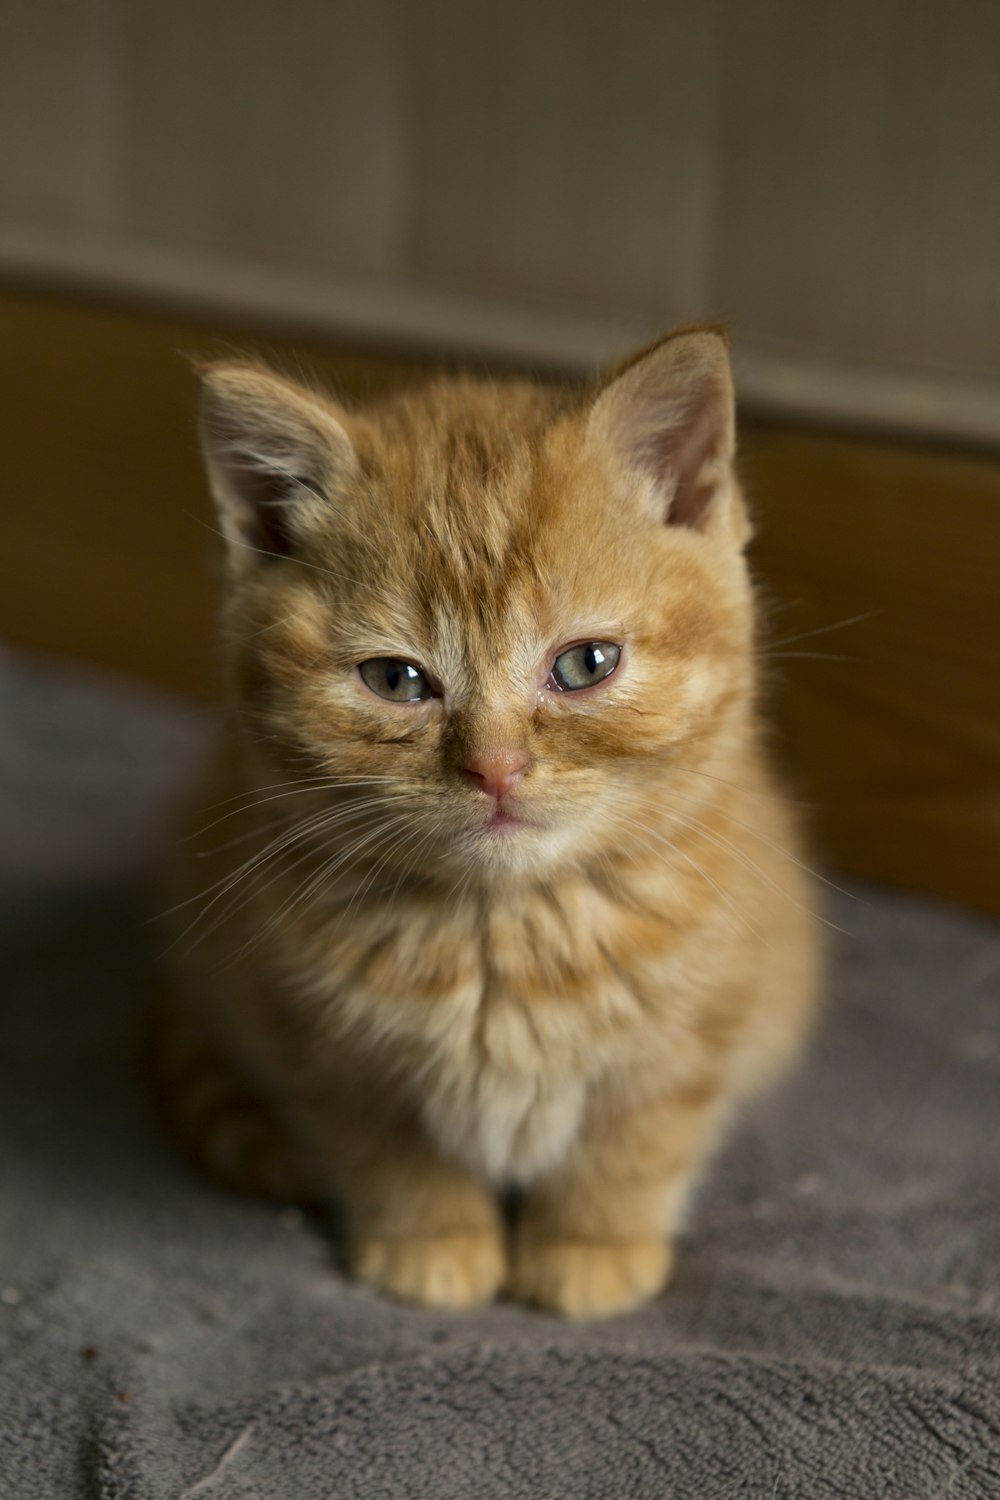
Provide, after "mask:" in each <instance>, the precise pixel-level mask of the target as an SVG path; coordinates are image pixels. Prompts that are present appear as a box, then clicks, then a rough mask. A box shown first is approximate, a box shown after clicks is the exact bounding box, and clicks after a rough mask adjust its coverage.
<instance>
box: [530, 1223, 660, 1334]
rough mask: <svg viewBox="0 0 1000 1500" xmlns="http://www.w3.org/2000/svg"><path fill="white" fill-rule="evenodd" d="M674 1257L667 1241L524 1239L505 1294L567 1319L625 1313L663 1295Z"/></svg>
mask: <svg viewBox="0 0 1000 1500" xmlns="http://www.w3.org/2000/svg"><path fill="white" fill-rule="evenodd" d="M672 1259H673V1256H672V1251H671V1247H670V1245H669V1244H668V1243H667V1241H666V1240H629V1241H626V1242H624V1243H621V1244H608V1243H599V1242H589V1241H585V1240H534V1239H522V1240H521V1241H520V1242H519V1243H518V1244H517V1246H516V1248H515V1252H514V1261H513V1265H512V1267H511V1272H510V1276H509V1278H508V1281H507V1291H508V1292H509V1293H510V1295H511V1296H512V1297H516V1298H517V1299H518V1300H519V1301H521V1302H531V1303H534V1304H535V1305H536V1306H537V1307H545V1308H548V1309H549V1310H550V1311H552V1312H557V1313H562V1314H563V1315H564V1316H565V1317H568V1318H602V1317H607V1316H609V1315H610V1314H611V1313H618V1312H627V1311H628V1309H629V1308H632V1307H637V1306H638V1305H639V1304H640V1303H641V1302H645V1301H646V1300H647V1299H648V1298H649V1297H652V1296H654V1295H655V1294H656V1293H657V1292H658V1291H660V1289H661V1288H662V1287H663V1286H664V1285H665V1284H666V1281H667V1278H668V1276H669V1275H670V1270H671V1263H672Z"/></svg>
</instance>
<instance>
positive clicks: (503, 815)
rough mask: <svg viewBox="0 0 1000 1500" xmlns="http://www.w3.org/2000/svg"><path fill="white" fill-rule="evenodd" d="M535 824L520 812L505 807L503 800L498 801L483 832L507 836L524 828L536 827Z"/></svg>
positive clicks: (485, 823)
mask: <svg viewBox="0 0 1000 1500" xmlns="http://www.w3.org/2000/svg"><path fill="white" fill-rule="evenodd" d="M534 826H535V825H534V823H531V822H529V820H528V819H527V818H522V817H520V816H519V814H518V813H516V812H513V811H511V809H510V808H508V807H504V805H503V803H502V802H498V803H497V805H496V806H495V807H494V809H493V811H492V813H490V815H489V816H488V817H487V819H486V821H485V822H484V824H483V832H484V833H490V834H493V835H495V836H497V837H500V838H507V837H509V836H510V835H511V834H514V833H517V832H518V831H519V830H520V829H522V828H534Z"/></svg>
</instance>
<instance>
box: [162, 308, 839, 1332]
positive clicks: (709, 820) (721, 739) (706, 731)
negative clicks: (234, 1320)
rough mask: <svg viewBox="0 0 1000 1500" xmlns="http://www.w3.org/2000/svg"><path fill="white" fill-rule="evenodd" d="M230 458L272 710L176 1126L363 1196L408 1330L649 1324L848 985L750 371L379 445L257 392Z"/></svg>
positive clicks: (226, 432)
mask: <svg viewBox="0 0 1000 1500" xmlns="http://www.w3.org/2000/svg"><path fill="white" fill-rule="evenodd" d="M202 435H203V444H204V452H205V458H206V463H207V467H208V473H209V478H210V481H211V487H212V492H213V494H214V497H215V501H216V504H217V506H218V511H219V516H220V519H221V526H222V530H223V533H224V535H225V537H226V540H227V542H228V557H229V575H228V583H227V586H226V597H225V645H226V659H227V662H228V667H229V673H230V682H231V704H230V709H231V712H230V715H229V728H228V733H227V738H226V743H225V746H224V749H223V751H222V754H221V756H220V759H219V764H218V767H217V771H216V775H215V779H214V782H213V787H212V789H211V790H208V791H206V794H205V796H204V798H203V803H202V806H203V808H204V807H207V808H208V809H209V810H208V811H207V812H205V811H203V812H202V814H201V817H200V819H199V822H200V824H202V825H207V827H205V828H204V829H203V830H202V832H201V833H200V834H199V835H198V836H197V837H196V838H195V840H194V841H193V843H190V842H189V843H188V844H187V845H186V846H185V847H186V850H187V854H186V856H185V858H184V860H183V861H182V868H181V870H180V877H179V885H180V894H181V896H182V898H183V899H184V900H185V901H186V902H188V903H190V905H189V911H190V912H191V913H195V914H196V915H195V916H194V920H193V922H192V925H191V929H190V931H189V932H188V933H187V935H186V938H185V941H184V942H183V943H181V944H180V945H179V950H180V955H181V956H180V959H179V975H178V983H177V985H176V988H175V991H174V994H173V996H172V998H171V1000H170V1001H169V1003H168V1005H167V1006H166V1008H165V1011H164V1018H163V1019H164V1026H163V1031H162V1044H161V1049H160V1052H161V1060H162V1071H163V1075H164V1079H165V1082H166V1087H167V1092H168V1095H169V1097H170V1100H171V1103H172V1106H173V1110H174V1113H175V1114H176V1116H177V1118H178V1119H179V1121H180V1123H181V1125H182V1126H183V1127H184V1129H185V1130H186V1132H187V1134H188V1136H189V1138H190V1139H191V1140H192V1141H193V1142H194V1143H195V1144H196V1145H197V1146H198V1147H199V1149H200V1151H201V1154H202V1156H203V1158H204V1159H206V1160H207V1161H208V1162H209V1163H210V1164H212V1165H214V1166H215V1168H216V1169H217V1170H219V1171H222V1172H223V1173H225V1174H227V1175H228V1176H229V1177H230V1178H232V1179H236V1180H241V1181H246V1180H253V1181H255V1182H256V1183H257V1184H258V1185H261V1184H264V1185H267V1186H269V1187H270V1189H271V1190H272V1191H273V1192H275V1193H276V1194H278V1195H280V1196H283V1197H285V1198H289V1197H295V1196H302V1197H308V1198H310V1199H317V1198H319V1199H322V1198H324V1197H329V1198H333V1197H336V1198H337V1199H338V1200H339V1201H340V1202H341V1203H342V1204H343V1206H344V1209H345V1215H346V1230H347V1254H348V1259H349V1265H350V1268H351V1270H352V1271H353V1273H354V1274H355V1275H357V1276H359V1277H362V1278H363V1279H365V1280H366V1281H369V1282H371V1283H373V1284H374V1285H375V1286H378V1287H381V1288H384V1289H385V1290H386V1291H388V1292H391V1293H394V1294H396V1295H398V1296H401V1297H408V1298H413V1299H416V1300H417V1301H420V1302H427V1303H437V1304H442V1305H448V1306H454V1307H462V1306H468V1305H471V1304H474V1303H478V1302H482V1301H484V1300H486V1299H489V1298H491V1297H493V1296H494V1295H496V1293H497V1292H499V1291H500V1290H501V1289H504V1290H506V1291H507V1292H508V1293H509V1294H510V1295H512V1296H514V1297H518V1298H522V1299H524V1300H526V1301H529V1302H533V1303H537V1304H540V1305H542V1306H543V1307H548V1308H553V1309H556V1310H558V1311H560V1312H563V1313H567V1314H570V1315H572V1316H577V1317H588V1316H592V1315H596V1314H604V1313H612V1312H615V1311H617V1310H619V1309H622V1308H627V1307H631V1306H633V1305H634V1304H636V1303H638V1302H640V1301H641V1300H642V1299H644V1298H647V1297H649V1296H651V1295H652V1294H653V1293H655V1292H657V1291H658V1290H659V1289H660V1287H662V1286H663V1284H664V1283H665V1281H666V1279H667V1277H668V1275H669V1272H670V1265H671V1236H672V1235H673V1233H674V1231H675V1230H676V1228H677V1225H678V1222H679V1219H680V1215H681V1213H682V1210H683V1206H684V1203H685V1200H686V1199H687V1197H688V1195H689V1193H690V1191H691V1187H692V1184H693V1183H694V1181H695V1180H696V1178H697V1175H698V1173H699V1172H700V1171H701V1170H702V1169H703V1168H704V1166H705V1163H706V1159H707V1157H708V1155H709V1153H710V1152H711V1150H712V1148H713V1146H714V1145H715V1143H716V1141H717V1139H718V1137H719V1132H720V1128H721V1127H722V1126H723V1125H724V1124H725V1123H726V1121H727V1119H728V1118H729V1116H730V1114H731V1112H732V1110H733V1108H734V1106H735V1105H736V1104H737V1103H738V1102H739V1101H740V1100H741V1099H742V1098H743V1097H744V1096H745V1095H746V1094H747V1093H748V1092H749V1091H751V1090H752V1089H755V1088H756V1087H757V1086H758V1085H760V1084H761V1083H762V1082H763V1081H764V1080H765V1079H767V1078H768V1077H769V1076H770V1075H771V1074H772V1073H773V1072H774V1070H775V1069H776V1068H777V1067H778V1066H780V1065H781V1064H782V1063H784V1062H785V1061H786V1059H788V1058H789V1057H790V1056H791V1055H792V1054H793V1053H794V1051H795V1049H796V1047H797V1045H798V1043H799V1040H800V1038H801V1036H802V1033H803V1030H804V1028H805V1025H806V1022H807V1018H808V1014H809V1010H810V1004H811V996H812V992H813V987H814V968H815V949H816V941H815V928H814V921H813V918H812V916H811V914H810V906H811V896H810V891H809V889H808V886H807V885H806V884H805V882H804V878H803V875H802V873H801V867H800V865H799V863H798V861H797V859H796V858H795V856H794V853H793V851H794V849H795V837H794V833H793V830H792V828H791V826H790V817H789V813H788V810H787V808H786V806H785V804H784V802H783V801H782V799H781V796H780V794H779V793H777V792H776V791H775V788H774V785H773V783H772V781H771V779H770V776H769V774H768V772H767V769H766V767H765V764H764V760H763V757H762V754H761V750H760V744H759V734H758V727H757V723H756V720H755V714H754V657H753V599H752V594H751V588H750V584H749V581H748V576H747V569H746V565H745V561H744V556H743V549H744V546H745V544H746V542H747V539H748V537H749V534H750V528H749V525H748V521H747V516H746V512H745V509H744V505H743V501H742V499H741V496H740V493H739V489H738V487H737V484H736V480H735V478H734V475H733V468H732V458H733V400H732V387H731V381H730V374H729V364H728V358H727V354H726V348H725V344H724V341H723V339H722V338H721V337H719V336H718V335H717V334H715V333H713V332H689V333H681V334H678V335H675V336H673V337H671V338H668V339H666V340H664V341H663V342H662V343H660V344H658V345H656V346H655V347H654V348H652V349H651V350H649V351H647V352H644V353H643V354H641V355H639V356H638V357H637V358H636V359H634V360H633V361H632V362H631V363H630V364H629V365H627V366H626V367H624V369H622V370H620V371H619V372H617V373H616V374H615V375H614V376H613V377H612V378H611V379H610V380H609V381H608V382H607V383H606V384H605V385H604V386H603V387H602V388H601V389H600V390H598V391H597V392H591V393H589V395H586V396H585V395H582V394H580V393H578V392H572V393H568V392H565V391H564V392H555V391H552V390H550V389H545V388H541V387H536V386H534V385H531V384H528V383H523V384H513V383H512V384H504V385H495V384H490V383H479V382H476V381H473V380H469V379H453V380H441V381H439V382H437V383H434V384H431V385H429V386H428V387H427V388H426V389H424V390H423V391H420V392H417V393H415V394H407V395H404V396H400V397H398V398H396V399H394V400H390V401H387V402H385V403H384V404H381V405H377V406H372V407H371V408H370V409H367V410H365V411H362V412H353V411H347V410H345V409H343V408H342V407H340V406H338V405H337V404H336V403H335V402H333V401H331V400H329V399H327V398H325V397H323V396H321V395H318V394H316V393H315V392H312V391H307V390H304V389H301V388H300V387H298V386H295V385H292V384H290V383H288V382H286V381H285V380H282V379H279V378H277V377H276V376H275V375H273V374H270V373H268V372H266V371H264V370H262V369H258V368H255V367H252V366H248V365H222V366H218V367H213V368H210V369H209V370H208V371H207V373H206V374H205V376H204V380H203V391H202ZM234 793H235V794H236V795H235V797H234V795H233V794H234ZM220 799H222V800H221V801H220ZM196 939H197V941H195V940H196ZM510 1187H516V1188H517V1189H518V1190H519V1192H518V1204H517V1210H516V1219H515V1222H514V1225H513V1228H512V1229H508V1227H507V1225H506V1223H505V1218H504V1214H503V1212H502V1209H501V1205H500V1199H501V1197H502V1196H503V1195H504V1193H505V1191H506V1190H507V1189H508V1188H510Z"/></svg>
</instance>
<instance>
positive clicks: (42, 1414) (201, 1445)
mask: <svg viewBox="0 0 1000 1500" xmlns="http://www.w3.org/2000/svg"><path fill="white" fill-rule="evenodd" d="M208 728H209V726H208V725H207V724H206V723H205V722H203V719H202V718H201V717H199V716H198V715H196V714H194V713H193V712H192V711H191V710H188V709H185V708H183V707H181V706H180V705H177V704H171V703H168V702H165V701H163V700H158V699H155V698H151V697H144V696H141V695H139V694H138V693H137V692H135V691H134V690H133V691H126V690H125V689H124V688H122V687H121V686H120V685H117V684H110V683H106V682H101V681H98V680H93V679H89V678H86V677H84V676H82V675H80V674H75V673H70V672H67V671H62V670H58V669H55V668H51V667H45V666H44V665H40V664H38V663H34V662H31V663H29V662H26V661H25V660H24V659H19V658H15V657H13V656H7V657H0V895H2V908H0V964H2V968H0V982H2V1009H0V1017H2V1045H0V1128H2V1136H0V1149H2V1160H0V1495H2V1496H3V1497H4V1500H7V1497H12V1500H50V1497H51V1500H76V1497H81V1500H82V1497H85V1496H86V1497H100V1500H126V1497H127V1500H182V1497H193V1496H204V1497H206V1500H251V1497H253V1500H257V1497H267V1500H285V1497H287V1500H334V1497H337V1500H340V1497H348V1500H350V1497H381V1496H385V1497H396V1496H413V1497H420V1500H423V1497H433V1500H449V1497H453V1496H454V1497H465V1496H470V1497H473V1496H474V1497H483V1500H494V1497H496V1500H500V1497H521V1496H524V1497H543V1500H562V1497H566V1500H581V1497H590V1496H594V1497H618V1496H621V1497H625V1500H627V1497H661V1496H664V1497H667V1496H669V1497H672V1500H686V1497H692V1500H693V1497H697V1500H729V1497H733V1500H744V1497H757V1496H760V1497H762V1500H783V1497H810V1500H823V1497H827V1496H830V1497H832V1496H838V1497H855V1496H856V1497H859V1500H861V1497H863V1500H872V1497H882V1496H886V1497H899V1500H923V1497H926V1500H931V1497H938V1496H947V1497H949V1500H965V1497H971V1496H976V1497H979V1496H984V1497H985V1496H991V1497H995V1496H1000V1003H998V988H1000V984H998V981H1000V928H998V927H997V925H996V924H994V923H991V922H988V921H986V920H984V919H982V918H979V917H976V916H974V915H971V914H968V913H963V912H960V911H955V910H949V909H947V908H944V907H937V906H933V905H931V904H929V903H925V902H921V901H918V900H914V899H909V898H904V897H901V896H898V895H892V894H889V893H886V892H881V891H872V890H865V891H863V892H861V893H860V899H858V900H849V899H846V898H844V897H840V896H837V895H831V899H830V901H829V902H828V914H829V916H830V918H831V920H833V921H835V922H836V923H837V924H838V925H839V926H841V927H843V928H844V929H846V932H845V934H844V935H841V934H839V933H835V934H833V939H832V946H833V972H832V980H831V985H830V1001H829V1004H828V1008H827V1012H826V1017H825V1020H824V1023H823V1025H822V1027H821V1029H820V1031H819V1033H818V1035H817V1037H816V1040H815V1044H814V1046H813V1048H812V1051H811V1054H810V1056H809V1058H808V1060H807V1063H806V1065H805V1066H804V1067H803V1069H802V1070H801V1071H800V1072H799V1073H798V1074H797V1075H796V1076H795V1077H794V1078H792V1079H790V1080H789V1081H788V1083H787V1084H786V1085H784V1086H783V1087H782V1088H781V1089H780V1090H779V1091H778V1092H777V1093H775V1094H773V1095H772V1096H770V1097H769V1098H768V1099H767V1100H765V1101H762V1102H761V1103H760V1104H759V1105H757V1106H755V1107H754V1109H753V1110H752V1111H751V1113H750V1114H749V1115H748V1116H747V1117H745V1119H744V1121H743V1123H742V1127H741V1129H740V1130H739V1131H738V1133H736V1134H735V1135H734V1137H733V1139H732V1140H731V1141H730V1143H729V1144H728V1146H727V1147H726V1149H725V1150H724V1152H723V1154H722V1156H721V1157H720V1158H719V1160H718V1161H717V1163H716V1165H715V1168H714V1170H713V1171H712V1173H711V1176H710V1178H709V1180H708V1181H707V1182H706V1184H705V1186H704V1188H703V1190H702V1192H701V1194H700V1197H699V1199H698V1201H697V1204H696V1206H695V1209H694V1212H693V1214H692V1217H691V1222H690V1226H689V1229H688V1231H687V1233H686V1235H685V1237H684V1240H683V1242H682V1245H681V1248H680V1254H679V1264H678V1271H677V1276H676V1280H675V1282H674V1285H673V1286H672V1288H671V1289H670V1290H669V1292H668V1293H667V1294H666V1295H664V1296H663V1297H662V1298H661V1299H660V1300H659V1301H657V1302H656V1303H655V1304H654V1305H652V1306H650V1307H648V1308H646V1309H644V1310H643V1311H641V1312H639V1313H637V1314H634V1315H631V1316H628V1317H619V1318H615V1319H611V1320H609V1321H607V1322H604V1323H600V1324H595V1325H590V1326H582V1327H578V1326H571V1325H565V1324H562V1323H560V1322H558V1321H556V1320H554V1319H552V1318H549V1317H546V1316H543V1315H539V1314H535V1313H532V1312H530V1311H528V1310H526V1309H523V1308H519V1307H514V1306H505V1305H502V1304H501V1305H497V1306H494V1307H491V1308H488V1309H485V1310H484V1311H481V1312H479V1313H476V1314H474V1315H462V1316H444V1315H440V1314H435V1313H430V1312H424V1311H419V1310H416V1309H412V1308H407V1307H403V1306H398V1305H394V1304H391V1303H389V1302H387V1301H383V1300H382V1299H380V1298H379V1297H377V1296H375V1295H373V1294H372V1293H369V1292H368V1291H366V1290H363V1289H361V1288H359V1287H356V1286H353V1285H351V1284H349V1283H347V1282H346V1281H345V1280H344V1279H343V1277H342V1276H341V1275H340V1274H339V1273H338V1271H337V1270H336V1267H335V1265H334V1261H333V1257H332V1255H331V1252H330V1248H329V1244H328V1241H327V1239H326V1237H325V1235H324V1233H323V1226H322V1225H320V1224H318V1223H316V1222H314V1221H312V1220H310V1219H309V1218H307V1217H303V1216H302V1215H301V1214H299V1213H298V1212H297V1211H295V1210H291V1209H286V1210H281V1209H277V1208H275V1207H274V1206H273V1205H268V1204H262V1203H257V1202H254V1201H252V1200H244V1199H241V1198H239V1197H236V1196H233V1195H230V1194H227V1193H225V1192H223V1191H221V1190H220V1189H217V1188H216V1187H215V1186H213V1185H212V1184H210V1183H207V1182H203V1181H202V1180H200V1179H199V1178H198V1177H197V1176H195V1175H194V1174H193V1173H192V1172H191V1171H190V1170H189V1169H188V1168H187V1167H186V1166H185V1165H184V1164H183V1163H182V1162H181V1161H180V1160H179V1159H178V1158H177V1156H176V1155H175V1154H174V1151H173V1149H172V1146H171V1143H170V1141H169V1140H168V1139H166V1138H164V1136H163V1135H162V1133H161V1130H160V1127H159V1125H158V1122H157V1120H156V1118H155V1115H154V1112H153V1110H152V1108H151V1105H150V1101H149V1096H148V1090H147V1087H146V1083H145V1079H144V1074H143V1069H142V1061H141V1035H142V1020H143V1014H144V1008H145V1006H146V1003H147V996H148V991H149V986H150V979H151V975H152V974H153V972H154V970H155V964H156V954H157V942H158V939H157V935H156V929H155V927H151V926H150V925H148V918H149V916H150V913H151V912H152V911H153V909H154V907H155V895H154V886H153V882H152V878H151V876H152V872H153V870H154V869H155V864H156V860H157V854H158V851H159V850H161V849H162V847H163V841H164V838H165V837H166V833H165V829H166V828H167V826H168V822H167V810H168V808H169V805H170V803H171V801H172V799H173V798H174V797H175V795H176V792H177V789H178V787H179V786H181V785H182V784H183V782H184V781H185V780H186V779H187V777H188V776H189V774H190V769H191V766H192V764H193V762H194V760H195V759H196V758H197V756H198V754H199V752H200V748H201V746H202V744H203V742H204V738H205V735H206V733H207V732H208Z"/></svg>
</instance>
